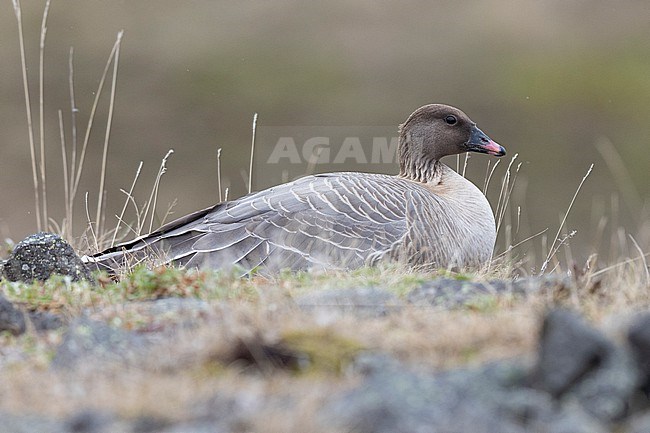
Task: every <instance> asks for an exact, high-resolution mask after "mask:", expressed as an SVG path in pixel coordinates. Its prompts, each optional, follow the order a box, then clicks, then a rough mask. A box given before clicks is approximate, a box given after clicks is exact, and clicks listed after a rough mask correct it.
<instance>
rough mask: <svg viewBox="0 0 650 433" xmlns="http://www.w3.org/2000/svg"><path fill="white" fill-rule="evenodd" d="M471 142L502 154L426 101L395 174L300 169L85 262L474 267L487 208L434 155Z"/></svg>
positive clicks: (484, 251) (488, 239)
mask: <svg viewBox="0 0 650 433" xmlns="http://www.w3.org/2000/svg"><path fill="white" fill-rule="evenodd" d="M452 117H453V119H454V120H455V122H454V123H453V124H450V122H451V121H452ZM463 128H464V130H463ZM439 129H441V130H442V132H441V131H440V130H439ZM459 131H460V132H459ZM473 146H482V147H481V148H478V147H476V148H472V147H473ZM468 150H473V151H479V152H484V153H492V154H494V155H497V156H500V155H502V154H504V153H505V151H504V150H503V148H502V147H501V146H499V145H497V144H496V143H494V142H493V141H492V140H490V139H489V138H487V136H486V135H485V134H483V133H482V132H481V131H480V130H479V129H478V128H476V126H475V125H474V123H473V122H471V121H470V120H469V118H467V116H466V115H465V114H464V113H462V112H461V111H460V110H458V109H455V108H453V107H448V106H445V105H428V106H424V107H422V108H420V109H418V110H416V111H415V112H414V113H413V114H412V115H411V116H410V117H409V119H408V120H407V121H406V123H405V124H404V125H402V126H401V128H400V145H399V148H398V152H399V159H400V174H399V175H397V176H391V175H384V174H371V173H358V172H342V173H327V174H318V175H313V176H306V177H303V178H300V179H298V180H295V181H293V182H290V183H286V184H282V185H278V186H275V187H272V188H269V189H266V190H263V191H260V192H255V193H252V194H249V195H247V196H244V197H242V198H240V199H237V200H234V201H230V202H226V203H220V204H217V205H215V206H213V207H210V208H207V209H204V210H201V211H198V212H195V213H193V214H190V215H187V216H185V217H183V218H180V219H178V220H176V221H173V222H171V223H169V224H167V225H165V226H163V227H161V228H160V229H158V230H157V231H155V232H153V233H151V234H148V235H146V236H142V237H139V238H137V239H135V240H133V241H130V242H128V243H125V244H121V245H118V246H116V247H113V248H111V249H109V250H106V251H104V252H102V253H99V254H97V255H95V256H92V257H85V260H86V261H87V262H88V263H94V264H96V265H97V266H98V267H100V268H104V269H108V270H116V269H118V268H119V267H120V266H123V265H124V264H126V263H129V262H130V263H132V262H133V261H134V260H136V261H137V260H144V259H148V260H151V261H153V263H155V264H167V263H174V264H178V265H183V266H186V267H209V268H223V267H228V266H232V265H238V266H240V267H241V269H243V270H244V272H246V273H248V272H250V271H252V270H254V269H261V270H264V271H265V272H268V273H274V272H277V271H279V270H282V269H291V270H302V269H309V268H325V269H333V268H334V269H353V268H358V267H362V266H369V265H375V264H377V263H379V262H382V261H398V262H402V263H405V264H407V265H409V266H417V267H425V268H439V267H443V268H448V267H480V266H482V265H484V264H485V263H486V262H487V261H489V259H490V258H491V255H492V250H493V248H494V243H495V238H496V233H495V222H494V216H493V213H492V209H491V208H490V204H489V203H488V201H487V199H486V197H485V196H484V195H483V193H482V192H481V191H480V190H479V189H478V188H477V187H476V186H475V185H474V184H473V183H471V182H470V181H469V180H467V179H465V178H463V177H462V176H460V175H458V174H457V173H456V172H455V171H454V170H452V169H451V168H449V167H448V166H446V165H445V164H443V163H442V162H440V161H439V158H440V157H441V156H444V155H446V154H452V153H451V152H453V153H460V152H461V151H468Z"/></svg>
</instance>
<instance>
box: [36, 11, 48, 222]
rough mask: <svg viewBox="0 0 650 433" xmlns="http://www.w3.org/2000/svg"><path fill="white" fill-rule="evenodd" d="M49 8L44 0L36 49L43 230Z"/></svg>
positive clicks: (45, 192) (45, 191)
mask: <svg viewBox="0 0 650 433" xmlns="http://www.w3.org/2000/svg"><path fill="white" fill-rule="evenodd" d="M49 10H50V0H47V1H46V2H45V9H44V10H43V20H42V21H41V39H40V44H39V51H38V54H39V56H38V114H39V118H38V123H39V141H40V145H41V146H40V148H41V149H40V150H41V156H40V161H39V166H40V173H41V198H42V200H43V206H42V209H43V223H44V225H45V227H44V228H45V230H47V229H48V224H47V221H48V219H49V218H48V216H47V182H46V180H45V174H46V167H45V120H44V119H45V116H44V113H43V111H44V107H45V102H44V98H45V87H44V77H45V60H44V57H45V37H46V35H47V16H48V13H49Z"/></svg>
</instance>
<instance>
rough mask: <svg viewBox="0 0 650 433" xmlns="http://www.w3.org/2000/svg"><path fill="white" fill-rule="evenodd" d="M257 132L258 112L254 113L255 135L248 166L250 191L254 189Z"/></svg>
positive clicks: (252, 140) (252, 139)
mask: <svg viewBox="0 0 650 433" xmlns="http://www.w3.org/2000/svg"><path fill="white" fill-rule="evenodd" d="M256 132H257V113H255V114H253V137H252V138H251V162H250V165H249V167H248V193H249V194H250V193H251V191H253V156H254V154H255V133H256Z"/></svg>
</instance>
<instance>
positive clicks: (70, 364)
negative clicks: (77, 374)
mask: <svg viewBox="0 0 650 433" xmlns="http://www.w3.org/2000/svg"><path fill="white" fill-rule="evenodd" d="M146 348H147V340H146V339H145V338H144V337H142V336H140V335H138V334H135V333H131V332H126V331H123V330H121V329H116V328H113V327H111V326H109V325H107V324H105V323H103V322H99V321H95V320H89V319H87V318H84V317H82V318H79V319H76V320H74V321H73V322H72V323H71V324H70V326H69V328H68V330H67V331H66V333H65V335H64V337H63V341H62V342H61V344H60V345H59V347H58V348H57V350H56V354H55V355H54V359H53V361H52V366H54V367H55V368H68V369H70V368H74V367H75V366H77V365H79V364H80V363H81V362H82V361H93V362H92V363H94V362H96V361H99V362H101V361H104V362H106V361H108V362H120V363H126V364H130V363H135V362H136V361H137V360H138V359H139V357H140V356H142V354H143V352H144V350H145V349H146ZM87 364H90V363H87Z"/></svg>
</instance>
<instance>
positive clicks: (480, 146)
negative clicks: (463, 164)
mask: <svg viewBox="0 0 650 433" xmlns="http://www.w3.org/2000/svg"><path fill="white" fill-rule="evenodd" d="M466 147H467V151H468V152H478V153H487V154H488V155H494V156H503V155H505V154H506V149H505V148H504V147H503V146H501V145H499V143H497V142H495V141H494V140H492V139H491V138H490V137H488V136H487V135H486V134H485V133H484V132H483V131H481V130H480V129H478V128H477V127H476V126H473V127H472V132H471V133H470V136H469V141H468V142H467V144H466Z"/></svg>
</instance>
